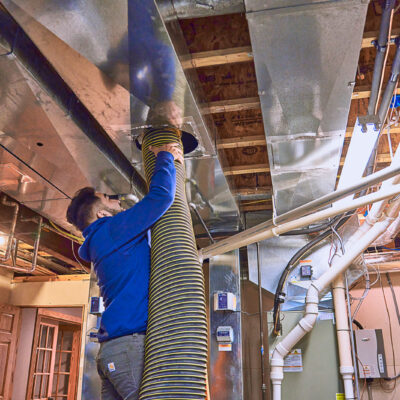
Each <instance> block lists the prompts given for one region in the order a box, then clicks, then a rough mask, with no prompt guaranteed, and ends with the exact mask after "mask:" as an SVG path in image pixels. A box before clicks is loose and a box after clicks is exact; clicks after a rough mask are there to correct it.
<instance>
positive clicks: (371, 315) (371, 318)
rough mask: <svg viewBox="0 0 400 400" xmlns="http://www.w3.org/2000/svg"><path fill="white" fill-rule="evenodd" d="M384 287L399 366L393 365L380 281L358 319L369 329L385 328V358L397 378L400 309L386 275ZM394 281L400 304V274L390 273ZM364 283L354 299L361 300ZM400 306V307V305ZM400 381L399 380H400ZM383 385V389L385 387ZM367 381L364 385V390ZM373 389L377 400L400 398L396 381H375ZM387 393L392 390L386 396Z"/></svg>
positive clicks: (398, 370)
mask: <svg viewBox="0 0 400 400" xmlns="http://www.w3.org/2000/svg"><path fill="white" fill-rule="evenodd" d="M381 278H382V286H383V291H384V293H385V297H386V302H387V306H388V311H389V315H390V320H391V327H392V336H393V347H394V354H395V363H394V362H393V352H392V344H391V340H390V324H389V316H388V312H387V311H386V306H385V299H384V296H383V292H382V288H381V285H380V282H379V281H378V282H377V283H376V284H375V285H374V286H373V287H372V288H371V290H370V292H369V294H368V296H367V297H366V298H365V300H364V302H363V304H362V306H361V308H360V311H359V312H358V314H357V315H356V318H355V319H356V320H358V321H359V322H360V323H361V324H362V325H363V327H364V328H365V329H382V332H383V338H384V343H385V355H386V362H387V365H388V371H389V374H390V375H391V376H393V375H394V373H395V372H394V364H395V368H396V373H397V374H398V373H399V372H400V341H399V338H400V323H399V320H398V318H397V315H396V309H395V306H394V301H393V296H392V293H391V290H390V287H389V285H388V282H387V279H386V275H385V274H382V277H381ZM375 279H376V275H371V282H374V280H375ZM390 279H391V281H392V284H393V287H394V291H395V294H396V297H397V301H398V302H399V303H400V272H396V273H390ZM364 286H365V284H364V282H363V281H361V282H360V283H359V284H358V285H357V286H356V287H355V288H353V290H352V291H351V294H352V296H355V297H361V295H362V293H363V291H364ZM356 305H357V302H356V301H355V302H354V303H353V310H354V307H355V306H356ZM399 306H400V304H399ZM397 381H399V379H398V380H397ZM381 384H382V385H383V388H384V389H385V391H384V390H383V388H382V387H381ZM362 385H363V382H361V387H362ZM372 386H373V397H374V400H395V399H396V400H397V399H400V385H399V382H397V385H396V387H395V389H394V390H393V391H391V389H392V388H393V387H394V382H385V381H381V382H379V381H378V380H375V381H374V383H373V384H372ZM386 391H388V392H389V391H391V392H389V393H385V392H386ZM366 397H367V393H366V392H365V393H364V398H366Z"/></svg>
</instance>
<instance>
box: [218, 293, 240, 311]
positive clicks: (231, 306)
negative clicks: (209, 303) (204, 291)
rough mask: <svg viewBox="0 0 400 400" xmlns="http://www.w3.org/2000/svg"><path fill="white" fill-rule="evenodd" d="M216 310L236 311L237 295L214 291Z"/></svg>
mask: <svg viewBox="0 0 400 400" xmlns="http://www.w3.org/2000/svg"><path fill="white" fill-rule="evenodd" d="M214 311H236V296H235V295H234V294H233V293H230V292H219V293H214Z"/></svg>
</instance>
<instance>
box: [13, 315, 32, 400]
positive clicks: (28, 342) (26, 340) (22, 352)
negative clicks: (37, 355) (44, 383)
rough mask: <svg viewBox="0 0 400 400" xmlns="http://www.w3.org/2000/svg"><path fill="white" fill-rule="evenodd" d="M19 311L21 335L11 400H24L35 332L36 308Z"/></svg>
mask: <svg viewBox="0 0 400 400" xmlns="http://www.w3.org/2000/svg"><path fill="white" fill-rule="evenodd" d="M21 311H22V312H21V331H20V332H21V333H20V336H19V340H18V347H17V360H16V364H15V372H14V383H13V393H12V400H23V399H25V396H26V388H27V385H28V375H29V365H30V361H31V353H32V343H33V334H34V331H35V321H36V308H23V309H22V310H21Z"/></svg>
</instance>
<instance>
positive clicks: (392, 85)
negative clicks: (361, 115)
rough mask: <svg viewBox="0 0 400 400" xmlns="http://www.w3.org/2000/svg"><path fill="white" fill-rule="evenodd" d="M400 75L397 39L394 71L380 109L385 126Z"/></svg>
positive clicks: (380, 117)
mask: <svg viewBox="0 0 400 400" xmlns="http://www.w3.org/2000/svg"><path fill="white" fill-rule="evenodd" d="M399 73H400V39H399V38H396V54H395V56H394V60H393V64H392V71H391V74H390V78H389V82H388V83H387V85H386V88H385V92H384V93H383V96H382V101H381V105H380V107H379V112H378V116H379V119H380V121H381V123H382V124H383V123H384V122H385V119H386V114H387V112H388V109H389V106H390V102H391V101H392V97H393V92H394V88H395V87H396V83H397V80H398V79H399Z"/></svg>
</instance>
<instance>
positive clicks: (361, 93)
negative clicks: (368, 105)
mask: <svg viewBox="0 0 400 400" xmlns="http://www.w3.org/2000/svg"><path fill="white" fill-rule="evenodd" d="M399 93H400V88H397V90H396V94H399ZM370 95H371V86H358V87H355V88H354V92H353V94H352V96H351V99H352V100H356V99H367V98H368V97H369V96H370Z"/></svg>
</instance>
